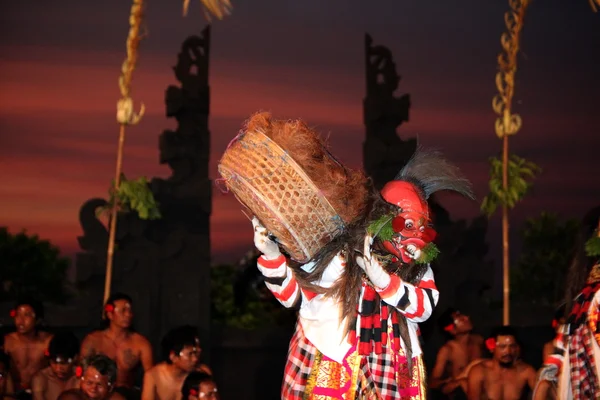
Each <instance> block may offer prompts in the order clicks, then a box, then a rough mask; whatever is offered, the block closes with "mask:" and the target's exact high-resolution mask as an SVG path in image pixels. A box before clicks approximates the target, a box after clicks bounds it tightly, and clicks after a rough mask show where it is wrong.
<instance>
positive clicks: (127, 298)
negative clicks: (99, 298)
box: [104, 293, 133, 306]
mask: <svg viewBox="0 0 600 400" xmlns="http://www.w3.org/2000/svg"><path fill="white" fill-rule="evenodd" d="M119 300H125V301H126V302H128V303H129V304H131V305H133V300H132V299H131V297H130V296H129V295H126V294H125V293H114V294H112V295H111V296H110V297H109V298H108V300H106V303H105V304H104V306H106V305H107V304H112V305H113V306H114V305H115V301H119Z"/></svg>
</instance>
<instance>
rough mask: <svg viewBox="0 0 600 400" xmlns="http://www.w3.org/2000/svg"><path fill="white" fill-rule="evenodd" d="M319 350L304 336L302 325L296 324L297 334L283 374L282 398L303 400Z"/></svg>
mask: <svg viewBox="0 0 600 400" xmlns="http://www.w3.org/2000/svg"><path fill="white" fill-rule="evenodd" d="M317 352H318V350H317V348H316V347H315V346H313V344H312V343H310V342H309V341H308V339H307V338H306V337H305V336H304V331H303V330H302V326H301V325H300V324H296V332H295V333H294V336H292V340H291V341H290V348H289V350H288V358H287V362H286V364H285V370H284V373H283V385H282V387H281V398H282V399H286V400H302V399H303V398H304V392H305V389H306V382H307V380H308V377H309V376H310V372H311V370H312V367H313V364H314V362H315V356H316V355H317Z"/></svg>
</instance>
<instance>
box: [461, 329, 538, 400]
mask: <svg viewBox="0 0 600 400" xmlns="http://www.w3.org/2000/svg"><path fill="white" fill-rule="evenodd" d="M486 346H487V347H488V350H490V352H491V353H492V359H490V360H484V361H482V362H480V363H479V364H476V365H475V366H473V367H472V368H471V371H469V376H468V378H467V387H468V392H467V397H468V398H469V400H480V399H494V400H518V399H521V398H522V396H523V394H524V392H525V389H526V386H529V389H531V390H533V388H534V386H535V380H536V371H535V370H534V369H533V367H532V366H531V365H528V364H526V363H525V362H523V361H520V360H518V356H519V345H518V339H517V334H516V332H515V330H514V329H513V328H512V327H510V326H502V327H500V328H496V329H495V330H494V332H493V334H492V336H491V337H490V338H489V339H488V340H487V341H486Z"/></svg>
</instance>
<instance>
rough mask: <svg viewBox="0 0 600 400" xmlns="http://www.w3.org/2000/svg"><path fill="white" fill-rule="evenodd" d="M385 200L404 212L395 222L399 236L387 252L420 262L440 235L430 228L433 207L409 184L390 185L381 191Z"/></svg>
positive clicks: (388, 242)
mask: <svg viewBox="0 0 600 400" xmlns="http://www.w3.org/2000/svg"><path fill="white" fill-rule="evenodd" d="M381 196H382V197H383V198H384V199H385V201H387V202H388V203H390V204H393V205H395V206H398V207H399V208H400V211H399V213H398V215H397V216H396V217H395V218H394V219H393V220H392V228H393V229H394V232H395V235H394V238H393V239H392V240H391V241H385V242H383V246H384V247H385V249H386V250H387V251H389V252H390V253H391V254H393V255H395V256H396V257H398V258H400V259H401V260H402V261H403V262H404V263H410V262H411V261H413V260H414V259H417V258H419V256H420V255H421V251H422V250H423V248H424V247H425V246H426V245H427V243H430V242H432V241H433V240H434V239H435V236H436V233H435V231H434V230H433V229H432V228H431V227H430V226H429V225H430V224H431V219H430V217H429V207H428V206H427V202H426V201H424V200H423V199H422V198H421V196H420V195H419V192H418V190H417V188H416V187H415V185H413V184H412V183H410V182H405V181H391V182H388V183H387V184H386V185H385V186H384V187H383V189H382V190H381Z"/></svg>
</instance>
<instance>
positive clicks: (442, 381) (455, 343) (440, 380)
mask: <svg viewBox="0 0 600 400" xmlns="http://www.w3.org/2000/svg"><path fill="white" fill-rule="evenodd" d="M438 324H439V326H440V328H441V330H442V332H443V333H444V334H445V335H446V336H447V337H449V340H448V341H447V342H446V344H444V345H443V346H442V348H441V349H440V350H439V352H438V355H437V359H436V361H435V366H434V367H433V371H432V372H431V382H430V386H429V387H430V388H431V389H438V390H440V391H441V392H442V393H444V394H445V395H449V396H450V398H455V397H456V396H461V395H462V397H464V394H465V393H466V389H467V385H466V383H467V367H468V366H469V365H470V364H471V363H472V362H473V361H475V360H478V359H480V358H481V351H482V348H483V337H481V335H477V334H474V333H472V331H473V324H472V323H471V319H470V318H469V316H468V315H465V314H461V312H460V311H457V310H454V309H452V308H449V309H448V310H446V311H445V312H444V313H443V314H442V315H441V316H440V318H439V319H438ZM461 391H462V392H463V393H461Z"/></svg>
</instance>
